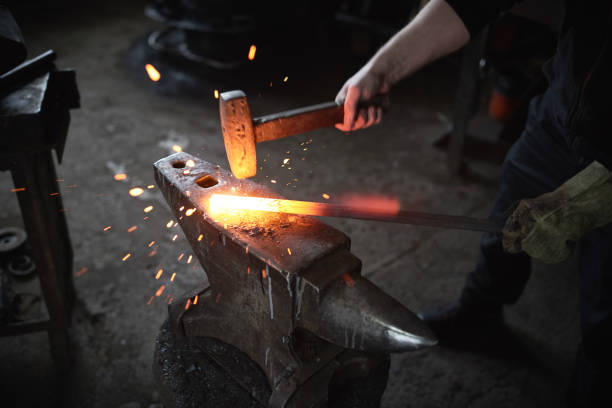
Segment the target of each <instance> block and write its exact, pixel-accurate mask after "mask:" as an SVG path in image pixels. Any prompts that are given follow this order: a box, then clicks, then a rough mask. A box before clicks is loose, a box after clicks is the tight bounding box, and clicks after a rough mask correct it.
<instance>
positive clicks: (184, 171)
mask: <svg viewBox="0 0 612 408" xmlns="http://www.w3.org/2000/svg"><path fill="white" fill-rule="evenodd" d="M189 173H191V171H189V170H183V174H184V175H188V174H189Z"/></svg>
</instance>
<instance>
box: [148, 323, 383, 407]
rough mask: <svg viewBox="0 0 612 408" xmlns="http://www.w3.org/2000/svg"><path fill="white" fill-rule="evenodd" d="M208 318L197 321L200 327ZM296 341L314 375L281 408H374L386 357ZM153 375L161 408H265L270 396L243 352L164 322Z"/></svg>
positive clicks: (258, 369)
mask: <svg viewBox="0 0 612 408" xmlns="http://www.w3.org/2000/svg"><path fill="white" fill-rule="evenodd" d="M171 314H172V313H171ZM204 314H206V313H204ZM198 315H202V313H198ZM213 315H214V312H212V311H211V314H210V316H201V320H202V322H203V321H206V320H207V319H208V318H212V316H213ZM171 318H172V317H171ZM192 319H193V317H192ZM196 320H198V319H197V318H196ZM175 324H176V322H175ZM298 341H299V342H301V344H299V345H297V344H296V346H298V347H301V349H302V350H301V352H306V353H311V354H312V355H311V356H310V357H311V358H312V361H313V362H316V363H315V366H316V371H315V372H314V373H313V374H312V375H311V376H310V377H309V378H307V379H305V381H304V382H303V383H301V384H299V385H298V387H297V388H296V389H295V390H292V395H291V396H287V395H285V396H283V397H284V398H287V399H288V402H287V404H286V405H285V407H287V408H298V407H309V408H324V407H330V408H331V407H333V408H344V407H346V408H348V407H352V408H366V407H368V408H371V407H379V406H380V400H381V398H382V395H383V392H384V391H385V388H386V386H387V379H388V373H389V355H388V354H372V353H363V352H358V351H353V350H347V349H342V348H338V347H337V346H334V345H332V344H330V343H327V342H325V341H322V340H320V339H318V338H315V337H314V336H309V335H308V334H306V333H305V334H304V335H303V336H301V337H300V338H299V340H298ZM319 356H320V357H319ZM153 374H154V378H155V382H156V384H157V388H158V390H160V394H161V396H162V400H163V402H164V405H165V406H166V407H173V408H187V407H203V408H206V407H218V408H224V407H228V408H238V407H253V408H255V407H268V406H269V402H268V401H270V398H271V396H272V392H271V389H270V386H269V384H268V380H267V378H266V375H265V373H264V371H263V370H262V369H261V367H259V365H257V364H256V363H255V362H254V361H253V360H251V359H250V358H249V357H248V356H247V355H246V354H245V353H243V352H241V351H240V350H239V349H237V348H236V347H234V346H232V345H229V344H227V343H224V342H222V341H220V340H218V339H215V338H213V337H200V336H181V335H180V334H179V335H176V334H175V331H174V330H173V329H172V328H171V324H170V323H168V322H166V323H164V325H163V326H162V328H161V330H160V334H159V336H158V338H157V341H156V347H155V357H154V362H153Z"/></svg>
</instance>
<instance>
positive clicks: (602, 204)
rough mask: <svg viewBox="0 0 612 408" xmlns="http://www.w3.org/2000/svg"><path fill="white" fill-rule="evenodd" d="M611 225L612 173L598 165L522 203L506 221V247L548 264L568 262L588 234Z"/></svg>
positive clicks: (508, 250)
mask: <svg viewBox="0 0 612 408" xmlns="http://www.w3.org/2000/svg"><path fill="white" fill-rule="evenodd" d="M610 222H612V173H611V172H610V171H608V170H607V169H606V168H605V167H604V166H603V165H601V164H600V163H598V162H593V163H591V164H590V165H589V166H588V167H587V168H585V169H584V170H582V171H581V172H579V173H578V174H576V175H575V176H574V177H572V178H571V179H569V180H568V181H566V182H565V183H563V185H561V186H560V187H559V188H557V189H556V190H555V191H552V192H550V193H546V194H543V195H541V196H539V197H536V198H532V199H525V200H521V201H520V202H519V203H518V205H517V207H516V208H515V209H514V212H513V213H512V214H511V215H510V217H509V218H508V220H507V221H506V225H505V227H504V230H503V246H504V249H505V250H506V251H507V252H510V253H518V252H520V251H525V252H526V253H527V254H529V255H530V256H531V257H532V258H535V259H538V260H540V261H543V262H546V263H557V262H561V261H564V260H565V259H567V258H568V257H569V256H570V255H571V253H572V252H573V250H574V247H575V245H576V242H577V241H578V240H579V239H580V237H582V236H583V235H584V234H585V233H586V232H587V231H589V230H592V229H594V228H598V227H601V226H604V225H606V224H608V223H610Z"/></svg>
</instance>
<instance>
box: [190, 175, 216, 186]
mask: <svg viewBox="0 0 612 408" xmlns="http://www.w3.org/2000/svg"><path fill="white" fill-rule="evenodd" d="M195 183H196V184H197V185H198V186H200V187H202V188H210V187H212V186H216V185H217V184H219V180H217V179H216V178H214V177H213V176H211V175H210V174H205V175H203V176H202V177H199V178H198V179H197V180H196V181H195Z"/></svg>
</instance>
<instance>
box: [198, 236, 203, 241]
mask: <svg viewBox="0 0 612 408" xmlns="http://www.w3.org/2000/svg"><path fill="white" fill-rule="evenodd" d="M202 239H204V234H200V235H198V242H200V241H202Z"/></svg>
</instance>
